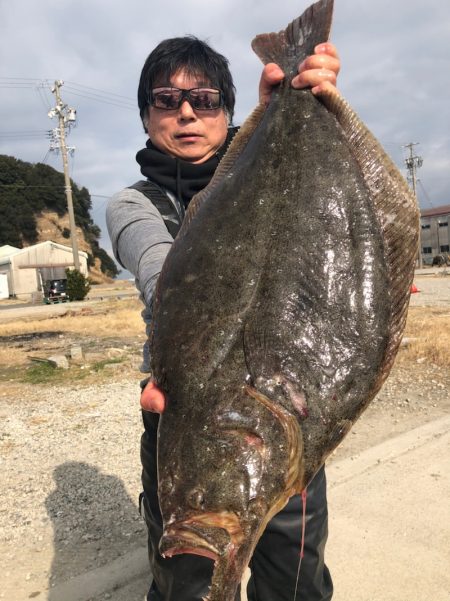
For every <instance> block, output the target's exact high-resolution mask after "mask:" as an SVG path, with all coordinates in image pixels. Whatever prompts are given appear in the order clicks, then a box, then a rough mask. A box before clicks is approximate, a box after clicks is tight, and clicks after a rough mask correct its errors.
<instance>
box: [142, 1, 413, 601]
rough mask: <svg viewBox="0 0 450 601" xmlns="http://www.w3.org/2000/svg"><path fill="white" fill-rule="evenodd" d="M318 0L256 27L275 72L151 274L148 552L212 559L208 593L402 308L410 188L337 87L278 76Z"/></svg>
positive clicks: (236, 566)
mask: <svg viewBox="0 0 450 601" xmlns="http://www.w3.org/2000/svg"><path fill="white" fill-rule="evenodd" d="M331 12H332V0H321V1H320V2H318V3H316V4H315V5H313V6H312V7H310V8H309V9H308V10H307V11H305V13H304V14H303V15H302V17H300V18H299V19H297V20H296V21H294V22H293V23H292V24H291V25H290V26H289V27H288V28H287V30H286V32H283V33H281V34H270V35H265V36H258V37H257V38H256V39H255V40H254V44H253V46H254V48H255V50H256V51H257V53H258V54H259V55H260V56H261V58H262V59H263V61H264V62H270V61H274V62H277V63H278V64H280V65H281V66H282V67H283V69H284V70H285V73H287V74H288V77H286V80H285V82H284V83H283V84H282V85H281V86H280V88H279V90H278V91H277V92H276V93H275V94H274V97H273V98H272V101H271V102H270V104H269V106H268V108H265V107H258V108H257V109H256V110H255V112H254V113H253V115H252V116H251V117H250V118H249V119H248V120H247V122H246V123H245V124H244V126H243V127H242V129H241V131H240V132H239V134H238V136H237V138H236V139H235V140H234V141H233V143H232V146H231V147H230V149H229V151H228V152H227V154H226V156H225V158H224V159H223V161H222V163H221V165H220V166H219V168H218V171H217V173H216V174H215V176H214V178H213V180H212V182H211V183H210V185H209V186H208V187H207V188H206V189H205V190H204V191H203V192H202V193H200V195H198V196H197V197H196V198H195V199H194V200H193V201H192V203H191V207H190V210H189V213H188V216H187V218H186V220H185V223H184V224H183V228H182V230H181V232H180V234H179V236H178V238H177V240H176V241H175V243H174V245H173V248H172V250H171V252H170V253H169V256H168V258H167V260H166V264H165V267H164V269H163V272H162V274H161V276H160V280H159V283H158V291H157V299H156V306H155V314H154V332H153V336H152V351H153V371H154V375H155V377H156V380H157V382H158V385H159V386H160V387H161V388H162V389H163V390H164V392H165V394H166V397H167V399H168V403H167V409H166V411H165V412H164V414H163V415H162V417H161V421H160V426H159V433H158V469H159V495H160V505H161V510H162V514H163V519H164V524H165V530H164V535H163V538H162V540H161V552H162V553H163V554H164V553H165V554H167V555H172V554H175V553H184V552H195V553H200V554H204V555H207V556H209V557H212V558H213V559H215V560H216V566H215V570H214V576H213V582H212V588H211V591H210V596H209V597H208V598H209V599H210V600H211V601H231V600H232V599H234V593H235V591H236V587H237V585H238V583H239V581H240V579H241V576H242V573H243V571H244V569H245V566H246V565H247V563H248V560H249V558H250V557H251V553H252V551H253V549H254V547H255V544H256V542H257V540H258V538H259V536H260V535H261V533H262V531H263V530H264V527H265V525H266V524H267V522H268V520H269V519H270V518H271V517H272V516H273V515H274V514H275V513H276V512H278V511H279V510H280V509H281V508H282V507H283V506H284V505H285V503H286V502H287V500H288V499H289V497H290V496H291V495H293V494H295V493H298V492H300V491H301V490H302V489H303V488H304V487H305V486H306V485H307V483H308V482H309V480H310V479H311V478H312V476H313V475H314V473H315V472H316V471H317V470H318V468H319V467H320V466H321V465H322V464H323V462H324V461H325V458H326V457H327V455H328V454H329V453H330V452H331V451H332V450H333V449H334V448H335V447H336V445H337V444H338V443H339V442H340V441H341V440H342V438H343V437H344V436H345V434H346V433H347V432H348V430H349V428H350V427H351V425H352V424H353V423H354V421H355V420H356V419H357V418H358V417H359V415H360V414H361V412H362V411H363V410H364V408H365V407H366V406H367V404H368V403H369V402H370V400H371V399H372V398H373V397H374V396H375V394H376V393H377V391H378V390H379V388H380V387H381V385H382V383H383V381H384V379H385V378H386V377H387V375H388V373H389V370H390V368H391V366H392V363H393V361H394V358H395V354H396V351H397V348H398V345H399V343H400V339H401V335H402V332H403V328H404V323H405V319H406V312H407V307H408V300H409V291H410V286H411V282H412V276H413V270H414V260H415V256H416V249H417V239H418V211H417V207H416V203H415V199H414V197H413V196H412V194H411V193H410V191H409V189H408V186H407V185H406V183H405V182H404V180H403V178H402V177H401V175H400V174H399V173H398V171H397V169H396V168H395V166H394V165H393V163H392V162H391V161H390V159H389V158H388V157H387V156H386V155H385V153H384V151H383V150H382V148H381V147H380V145H379V144H378V142H377V141H376V140H375V138H374V137H373V136H372V134H371V133H370V132H369V131H368V130H367V128H366V127H365V126H364V125H363V124H362V123H361V122H360V120H359V119H358V117H357V116H356V115H355V113H354V112H353V111H352V109H351V108H350V107H349V106H348V104H347V103H346V102H345V101H344V100H343V99H342V98H341V97H340V96H339V95H338V94H337V93H335V92H330V93H327V94H326V95H324V96H323V97H322V98H321V101H319V100H317V99H316V98H315V97H314V96H313V95H312V94H311V92H310V91H309V90H301V91H298V90H294V89H292V88H291V86H290V77H289V74H291V75H292V74H293V73H294V72H295V68H296V65H297V64H298V63H299V62H300V61H301V60H302V59H303V58H304V57H305V56H306V55H308V54H311V53H312V49H313V48H314V46H315V44H317V43H319V42H322V41H323V40H324V39H326V38H327V37H328V29H329V25H330V22H331ZM298 40H302V42H303V43H302V45H301V46H298V44H297V42H298Z"/></svg>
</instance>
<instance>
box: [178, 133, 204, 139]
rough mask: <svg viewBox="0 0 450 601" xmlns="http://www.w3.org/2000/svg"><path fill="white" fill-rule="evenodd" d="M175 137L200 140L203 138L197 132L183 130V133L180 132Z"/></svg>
mask: <svg viewBox="0 0 450 601" xmlns="http://www.w3.org/2000/svg"><path fill="white" fill-rule="evenodd" d="M175 138H176V139H177V140H187V141H189V140H198V139H199V138H201V136H200V134H196V133H195V132H192V133H190V132H183V133H179V134H175Z"/></svg>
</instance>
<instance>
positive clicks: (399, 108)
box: [0, 0, 450, 247]
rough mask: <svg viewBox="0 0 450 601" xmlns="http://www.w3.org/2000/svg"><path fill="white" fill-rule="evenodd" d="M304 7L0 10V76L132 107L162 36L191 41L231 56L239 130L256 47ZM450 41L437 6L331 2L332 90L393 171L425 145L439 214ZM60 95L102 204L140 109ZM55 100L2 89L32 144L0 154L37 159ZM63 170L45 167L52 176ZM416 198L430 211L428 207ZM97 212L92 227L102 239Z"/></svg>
mask: <svg viewBox="0 0 450 601" xmlns="http://www.w3.org/2000/svg"><path fill="white" fill-rule="evenodd" d="M306 5H307V3H306V2H303V3H300V5H299V2H298V0H285V1H284V2H276V3H274V2H273V0H247V1H246V2H243V1H242V0H240V1H238V0H228V1H227V2H225V1H224V0H218V1H215V2H211V1H210V0H208V1H206V0H190V1H188V2H186V0H183V2H181V1H180V0H172V1H171V2H166V3H163V2H158V3H155V2H151V0H128V1H127V2H125V3H112V2H110V0H78V1H76V2H75V1H74V0H73V1H72V0H60V1H59V2H56V1H55V0H40V1H39V2H35V1H34V0H16V1H15V2H2V3H1V4H0V22H1V23H2V35H1V36H0V56H1V64H0V77H3V78H4V77H16V78H25V77H26V78H32V79H35V80H40V79H50V81H53V80H54V79H57V78H62V79H64V80H65V81H66V82H76V83H77V84H81V85H82V86H91V87H94V88H98V89H100V90H103V91H105V92H108V93H111V94H120V95H122V96H125V97H128V98H130V99H131V102H132V103H134V101H135V98H136V88H137V83H138V79H139V74H140V69H141V67H142V65H143V63H144V60H145V58H146V56H147V55H148V53H149V52H150V51H151V50H152V48H153V47H154V46H155V45H156V44H157V43H158V42H159V41H160V40H162V39H164V38H167V37H172V36H176V35H184V34H187V33H192V34H195V35H197V36H198V37H200V38H202V39H208V40H209V42H210V43H211V45H212V46H213V47H215V48H216V49H217V50H218V51H220V52H222V53H223V54H225V55H226V56H227V57H228V58H229V60H230V64H231V68H232V72H233V74H234V77H235V82H236V86H237V89H238V96H237V98H238V102H237V110H236V122H242V120H243V119H244V117H245V116H246V115H247V114H248V113H249V112H250V111H251V109H252V108H253V106H254V105H255V103H256V98H257V84H258V80H259V75H260V72H261V63H260V61H259V59H258V58H257V57H256V56H255V55H254V53H253V52H252V50H251V47H250V42H251V40H252V38H253V37H254V36H255V35H256V34H258V33H264V32H267V31H279V30H280V29H282V28H284V27H285V26H286V25H287V24H288V23H289V22H290V21H291V20H293V19H294V18H295V17H296V16H298V14H299V13H300V12H301V10H302V9H303V8H305V7H306ZM449 34H450V4H449V3H448V2H443V1H442V0H428V1H427V2H426V3H425V4H424V3H423V0H420V1H419V0H395V2H393V1H392V0H389V1H388V0H377V2H373V1H372V0H359V2H355V1H354V0H336V1H335V17H334V24H333V30H332V41H334V42H335V43H336V45H337V46H338V49H339V52H340V55H341V58H342V73H341V76H340V78H339V87H340V88H341V90H342V91H343V93H344V95H345V96H346V98H347V99H348V101H349V102H350V103H351V104H352V106H353V107H354V108H355V110H356V111H357V112H358V113H359V114H360V116H361V118H362V119H363V120H364V121H365V122H366V123H367V124H368V126H369V127H370V128H371V129H372V131H373V132H374V134H375V135H376V136H377V137H378V138H379V139H380V141H381V142H382V143H383V144H384V145H385V148H386V150H387V151H388V152H389V153H390V154H392V156H393V158H394V160H395V161H396V162H397V164H398V165H399V166H402V164H403V163H402V161H403V155H404V150H402V145H404V144H406V143H408V142H420V146H418V147H417V150H418V152H420V154H421V155H422V156H423V159H424V163H423V167H422V168H421V170H420V177H421V180H422V182H423V186H424V188H425V189H426V191H427V193H428V196H429V198H431V199H432V200H433V204H435V205H437V204H443V203H448V202H450V199H449V193H448V178H449V176H448V171H449V170H448V165H449V164H450V142H449V138H450V134H448V131H449V129H450V128H449V126H450V107H449V103H448V100H447V99H448V97H449V92H450V89H449V88H450V79H449V77H448V73H449V72H450V53H449V51H448V39H449ZM1 82H4V80H2V79H0V83H1ZM61 91H62V95H63V98H64V99H65V101H66V102H68V103H69V104H70V105H73V106H75V107H76V108H77V111H78V126H77V128H76V129H74V130H73V131H72V133H71V135H70V139H69V143H70V144H73V145H74V146H76V148H77V150H76V155H75V162H74V165H73V177H74V179H75V181H76V182H77V184H78V185H80V186H85V187H87V188H88V189H89V191H90V192H91V193H92V194H99V195H108V194H112V193H114V192H115V191H117V190H118V189H120V188H122V187H124V186H126V185H128V184H131V183H133V182H134V181H136V180H137V179H138V178H139V177H140V173H139V169H138V166H137V164H136V163H135V160H134V156H135V153H136V151H137V150H138V149H139V148H140V147H142V146H143V145H144V143H145V136H144V134H143V132H142V130H141V129H140V123H139V116H138V111H137V108H136V110H135V111H134V110H130V109H129V108H128V109H127V108H119V107H116V106H113V105H111V104H110V103H109V102H108V101H104V102H95V101H93V100H92V99H87V98H84V97H79V96H75V95H74V94H73V90H72V93H71V92H70V91H69V85H68V84H67V86H66V87H65V88H64V87H63V88H62V90H61ZM41 93H42V90H41ZM52 102H54V98H53V97H52V96H51V94H48V93H47V97H46V100H45V101H43V100H42V98H41V97H40V96H39V95H38V93H37V92H36V90H34V89H32V88H25V89H16V88H2V93H1V96H0V120H1V122H2V126H1V131H2V133H3V132H5V131H14V132H23V133H27V132H30V137H29V138H24V137H21V138H20V139H13V138H5V137H0V153H3V154H10V155H13V156H16V157H17V158H20V159H23V160H28V161H31V162H38V161H42V159H43V158H44V156H45V155H46V153H47V149H48V140H47V139H46V138H45V136H44V135H42V138H36V137H34V135H33V137H31V132H33V131H45V130H49V129H51V128H52V127H55V125H56V123H55V122H52V121H50V120H49V119H48V117H47V115H46V112H47V105H48V104H51V103H52ZM59 161H60V157H53V158H51V159H48V162H49V163H50V164H51V165H52V166H55V167H56V168H58V169H59V168H60V163H59ZM419 193H420V190H419ZM94 198H95V197H94ZM422 201H423V204H424V206H426V204H427V202H428V201H427V199H426V198H425V199H422ZM99 202H100V201H99ZM95 203H96V204H95V206H96V214H95V215H94V219H95V221H96V222H97V223H98V224H99V225H100V227H101V228H102V230H103V232H104V235H105V234H106V230H105V228H104V221H103V219H102V217H101V215H100V210H99V208H98V207H100V205H99V204H98V203H97V201H95ZM102 243H103V245H104V246H105V247H108V246H109V245H108V244H107V242H106V240H105V241H103V239H102Z"/></svg>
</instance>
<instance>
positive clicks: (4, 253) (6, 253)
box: [0, 244, 20, 257]
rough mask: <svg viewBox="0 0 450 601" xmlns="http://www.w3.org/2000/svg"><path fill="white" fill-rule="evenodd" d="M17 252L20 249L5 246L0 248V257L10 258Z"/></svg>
mask: <svg viewBox="0 0 450 601" xmlns="http://www.w3.org/2000/svg"><path fill="white" fill-rule="evenodd" d="M19 251H20V248H16V247H15V246H10V245H9V244H5V245H4V246H0V257H10V256H11V255H15V254H16V253H17V252H19Z"/></svg>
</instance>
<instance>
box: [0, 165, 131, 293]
mask: <svg viewBox="0 0 450 601" xmlns="http://www.w3.org/2000/svg"><path fill="white" fill-rule="evenodd" d="M71 185H72V198H73V209H74V214H75V224H76V229H77V242H78V247H79V250H84V251H85V252H87V253H88V267H89V277H90V278H91V279H92V281H94V282H97V283H100V282H104V281H105V280H107V279H109V278H115V277H116V276H117V275H118V273H119V270H118V269H117V266H116V264H115V263H114V261H113V260H112V259H111V257H110V256H109V255H108V253H107V252H106V251H105V250H104V249H103V248H100V246H99V243H98V240H99V238H100V233H101V232H100V228H99V227H98V226H97V225H95V223H94V222H93V220H92V218H91V215H90V210H91V209H92V203H91V197H90V194H89V191H88V190H87V188H79V187H78V186H77V185H76V184H75V183H74V182H73V181H72V182H71ZM46 240H53V242H58V243H60V244H64V245H66V246H70V244H71V243H70V229H69V216H68V213H67V200H66V193H65V185H64V175H63V174H62V173H60V172H59V171H56V169H53V167H50V166H49V165H44V164H43V163H35V164H34V163H27V162H25V161H21V160H19V159H16V158H14V157H10V156H6V155H0V246H3V245H4V244H10V245H11V246H16V247H18V248H23V247H25V246H30V245H32V244H36V243H37V242H44V241H46Z"/></svg>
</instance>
